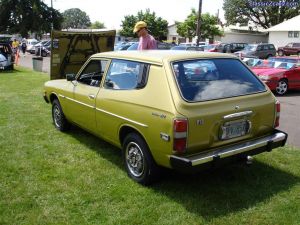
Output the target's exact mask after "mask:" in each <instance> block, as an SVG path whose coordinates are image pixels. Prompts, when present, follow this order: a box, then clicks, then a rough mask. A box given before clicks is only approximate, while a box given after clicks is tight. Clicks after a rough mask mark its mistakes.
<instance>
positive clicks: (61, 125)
mask: <svg viewBox="0 0 300 225" xmlns="http://www.w3.org/2000/svg"><path fill="white" fill-rule="evenodd" d="M52 119H53V123H54V126H55V128H56V129H57V130H60V131H66V130H68V129H69V128H70V124H69V122H68V120H67V119H66V117H65V115H64V113H63V111H62V108H61V106H60V104H59V101H58V99H55V100H54V101H53V102H52Z"/></svg>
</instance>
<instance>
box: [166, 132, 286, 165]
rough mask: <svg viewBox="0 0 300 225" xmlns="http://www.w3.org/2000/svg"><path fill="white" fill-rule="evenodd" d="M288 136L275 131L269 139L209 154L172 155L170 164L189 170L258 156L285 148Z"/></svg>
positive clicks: (261, 139) (245, 143)
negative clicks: (221, 160) (232, 159)
mask: <svg viewBox="0 0 300 225" xmlns="http://www.w3.org/2000/svg"><path fill="white" fill-rule="evenodd" d="M287 136H288V135H287V134H286V133H284V132H282V131H279V130H274V133H273V134H272V135H269V136H267V137H263V138H259V139H256V140H251V141H247V142H243V143H240V144H236V145H231V146H229V147H224V148H218V149H215V150H212V151H210V152H207V153H200V154H195V155H189V156H175V155H172V156H170V162H171V165H172V167H173V168H175V169H176V168H178V169H183V168H186V169H189V168H194V167H197V166H199V165H202V164H206V163H210V162H215V161H219V160H220V159H225V158H230V157H233V156H239V157H240V158H241V157H244V156H248V155H256V154H259V153H261V152H266V151H271V150H272V149H274V148H277V147H280V146H284V145H285V142H286V140H287Z"/></svg>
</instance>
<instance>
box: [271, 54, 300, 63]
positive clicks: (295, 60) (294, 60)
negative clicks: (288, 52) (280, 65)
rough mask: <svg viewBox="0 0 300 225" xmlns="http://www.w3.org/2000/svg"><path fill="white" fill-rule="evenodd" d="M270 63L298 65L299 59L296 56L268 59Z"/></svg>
mask: <svg viewBox="0 0 300 225" xmlns="http://www.w3.org/2000/svg"><path fill="white" fill-rule="evenodd" d="M268 60H270V61H276V62H289V63H296V64H300V57H298V56H276V57H270V58H268Z"/></svg>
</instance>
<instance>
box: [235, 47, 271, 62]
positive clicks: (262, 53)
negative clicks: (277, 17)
mask: <svg viewBox="0 0 300 225" xmlns="http://www.w3.org/2000/svg"><path fill="white" fill-rule="evenodd" d="M235 55H236V56H239V57H241V58H245V57H246V58H247V57H257V58H260V59H267V58H269V57H272V56H276V49H275V47H274V45H273V44H266V43H261V44H249V45H247V46H246V47H245V48H244V50H242V51H238V52H235Z"/></svg>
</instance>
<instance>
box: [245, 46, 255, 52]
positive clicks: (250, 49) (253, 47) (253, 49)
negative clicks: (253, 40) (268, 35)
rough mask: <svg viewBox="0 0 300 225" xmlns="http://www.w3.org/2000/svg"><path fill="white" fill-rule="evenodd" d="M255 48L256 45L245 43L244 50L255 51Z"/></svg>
mask: <svg viewBox="0 0 300 225" xmlns="http://www.w3.org/2000/svg"><path fill="white" fill-rule="evenodd" d="M256 48H257V45H246V47H245V48H244V50H245V51H255V50H256Z"/></svg>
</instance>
